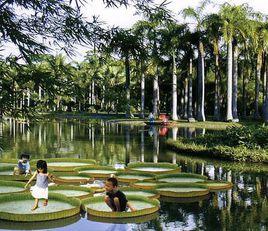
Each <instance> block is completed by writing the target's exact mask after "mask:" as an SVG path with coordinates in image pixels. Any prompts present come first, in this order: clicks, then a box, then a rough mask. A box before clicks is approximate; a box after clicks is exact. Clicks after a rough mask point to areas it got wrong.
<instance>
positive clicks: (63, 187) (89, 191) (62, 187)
mask: <svg viewBox="0 0 268 231" xmlns="http://www.w3.org/2000/svg"><path fill="white" fill-rule="evenodd" d="M54 190H74V191H80V192H81V191H82V192H86V193H87V194H85V195H82V196H67V195H65V194H63V193H59V192H57V193H59V194H63V195H65V196H67V197H69V198H70V197H74V198H78V199H80V200H82V199H85V198H88V197H92V196H93V193H94V191H93V190H92V189H91V188H87V187H80V186H73V185H53V186H50V187H49V191H50V192H53V191H54Z"/></svg>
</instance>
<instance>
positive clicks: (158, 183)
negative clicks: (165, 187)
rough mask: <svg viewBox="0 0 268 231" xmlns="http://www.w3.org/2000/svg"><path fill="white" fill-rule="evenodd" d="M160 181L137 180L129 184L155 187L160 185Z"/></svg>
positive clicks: (142, 187)
mask: <svg viewBox="0 0 268 231" xmlns="http://www.w3.org/2000/svg"><path fill="white" fill-rule="evenodd" d="M160 184H161V183H160V182H157V181H146V180H144V181H137V182H134V183H132V184H131V186H132V187H134V188H140V189H155V187H156V186H158V185H160Z"/></svg>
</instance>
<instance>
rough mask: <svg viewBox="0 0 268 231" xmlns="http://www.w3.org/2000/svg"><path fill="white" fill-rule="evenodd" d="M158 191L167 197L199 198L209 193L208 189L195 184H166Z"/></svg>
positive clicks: (158, 187) (159, 187)
mask: <svg viewBox="0 0 268 231" xmlns="http://www.w3.org/2000/svg"><path fill="white" fill-rule="evenodd" d="M156 190H157V191H158V192H159V194H160V195H161V196H166V197H198V196H204V195H207V194H208V193H209V189H208V187H206V186H204V185H199V184H195V183H193V184H189V183H188V184H183V183H166V184H161V185H159V186H157V187H156Z"/></svg>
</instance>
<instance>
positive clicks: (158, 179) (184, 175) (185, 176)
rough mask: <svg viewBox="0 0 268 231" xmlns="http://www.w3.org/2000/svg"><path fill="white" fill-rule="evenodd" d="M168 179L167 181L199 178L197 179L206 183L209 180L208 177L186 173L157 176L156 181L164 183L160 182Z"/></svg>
mask: <svg viewBox="0 0 268 231" xmlns="http://www.w3.org/2000/svg"><path fill="white" fill-rule="evenodd" d="M166 178H167V179H168V178H197V179H201V180H203V181H206V180H207V179H208V178H207V176H203V175H200V174H195V173H185V172H182V173H176V174H163V175H158V176H156V180H157V181H159V182H164V181H160V180H161V179H166ZM165 182H166V183H175V182H168V181H165ZM178 183H179V182H178ZM185 183H187V182H185ZM189 183H194V182H189ZM198 183H200V182H199V181H198Z"/></svg>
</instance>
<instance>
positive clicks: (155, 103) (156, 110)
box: [153, 67, 159, 118]
mask: <svg viewBox="0 0 268 231" xmlns="http://www.w3.org/2000/svg"><path fill="white" fill-rule="evenodd" d="M153 85H154V86H153V114H154V116H155V118H158V115H159V85H158V67H156V73H155V76H154V80H153Z"/></svg>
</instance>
